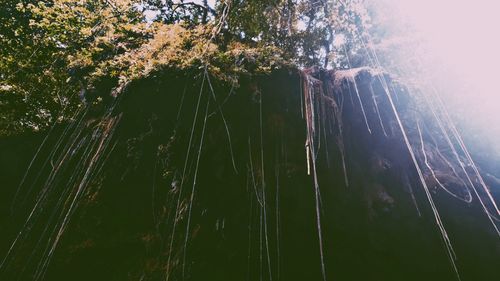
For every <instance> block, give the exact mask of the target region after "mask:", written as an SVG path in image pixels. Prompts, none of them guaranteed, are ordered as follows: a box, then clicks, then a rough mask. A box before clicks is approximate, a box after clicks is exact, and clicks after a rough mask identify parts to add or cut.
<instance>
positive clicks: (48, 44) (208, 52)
mask: <svg viewBox="0 0 500 281" xmlns="http://www.w3.org/2000/svg"><path fill="white" fill-rule="evenodd" d="M358 2H359V1H348V2H346V3H341V2H340V1H312V0H311V1H309V0H307V1H296V0H276V1H261V0H258V1H236V0H234V1H233V0H227V1H215V6H214V7H211V6H209V5H208V4H207V1H204V2H203V3H204V4H195V3H193V2H192V1H171V0H167V1H155V0H151V1H136V0H85V1H77V0H47V1H45V0H44V1H35V0H4V2H2V9H1V10H0V111H1V112H2V115H1V119H0V135H12V134H17V133H20V132H24V131H33V130H34V131H38V130H42V129H46V128H48V127H49V126H50V125H51V124H52V123H54V122H62V121H64V120H68V119H69V118H70V116H72V115H73V113H74V112H75V111H76V109H77V108H78V107H81V106H82V99H83V97H84V96H92V95H93V94H94V93H95V91H96V89H99V91H102V90H103V89H104V88H107V89H109V90H111V89H113V88H119V87H121V86H123V85H124V84H126V83H128V82H129V81H131V80H134V79H138V78H140V77H146V76H148V75H149V73H150V72H151V71H152V70H154V69H161V68H164V67H170V68H175V69H179V70H180V69H198V68H200V67H205V66H208V71H209V72H210V73H212V74H214V75H216V76H219V77H220V78H223V79H226V80H227V79H230V80H231V79H232V80H233V82H237V81H234V80H235V79H236V78H237V76H238V75H239V74H241V73H248V74H253V73H259V72H269V71H271V70H272V69H275V68H280V67H282V66H283V65H296V66H298V65H301V66H313V65H322V66H331V65H334V64H335V63H338V60H337V62H336V61H335V59H333V58H334V57H335V55H334V53H335V50H334V45H333V40H334V38H335V36H336V34H337V33H340V32H345V34H351V33H352V30H354V29H355V28H359V27H360V26H361V23H362V22H361V18H362V17H361V15H362V14H363V10H362V9H361V8H360V6H359V5H358V6H356V4H357V3H358ZM152 14H155V15H156V16H155V17H151V16H150V17H149V18H146V16H145V15H152ZM346 15H347V16H346ZM349 31H350V32H349ZM79 96H80V98H79ZM87 102H97V101H96V100H94V99H91V100H90V101H87Z"/></svg>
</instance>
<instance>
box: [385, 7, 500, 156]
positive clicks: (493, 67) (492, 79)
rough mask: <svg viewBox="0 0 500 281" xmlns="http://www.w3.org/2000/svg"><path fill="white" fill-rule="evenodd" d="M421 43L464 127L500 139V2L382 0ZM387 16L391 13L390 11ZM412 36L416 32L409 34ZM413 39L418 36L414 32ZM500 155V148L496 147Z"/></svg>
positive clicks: (438, 82)
mask: <svg viewBox="0 0 500 281" xmlns="http://www.w3.org/2000/svg"><path fill="white" fill-rule="evenodd" d="M383 2H384V4H386V5H387V6H389V7H392V8H393V9H394V11H395V14H394V15H393V14H391V15H389V16H391V17H392V16H394V17H396V18H397V19H396V20H397V21H399V22H400V23H404V22H406V23H407V24H408V25H409V26H410V28H411V29H414V30H415V31H416V32H417V33H418V36H420V37H421V38H422V39H423V42H422V43H423V46H424V49H425V57H424V58H423V59H424V61H425V62H426V64H427V66H428V69H432V72H434V73H429V75H431V76H434V77H436V78H437V81H436V82H435V83H436V86H438V88H439V89H440V90H441V91H442V93H441V94H442V96H443V97H444V99H446V101H447V104H448V105H449V106H450V109H451V110H453V111H458V114H457V115H460V117H461V119H462V118H463V120H460V121H464V122H466V123H465V124H464V125H465V126H472V127H475V128H473V129H474V131H476V132H477V131H482V132H483V133H485V134H487V136H485V137H487V138H490V142H491V143H492V144H495V139H497V138H498V137H500V126H498V125H497V124H499V123H500V110H499V109H498V105H499V104H500V95H499V93H498V86H499V85H498V77H497V74H498V67H499V66H500V53H499V50H500V33H499V32H498V27H499V26H500V17H499V16H498V11H499V8H500V3H499V2H498V1H495V0H477V1H456V0H438V1H435V0H418V1H417V0H383ZM387 14H389V13H387ZM410 34H412V33H410ZM412 36H414V35H413V34H412ZM495 145H496V146H497V147H496V150H497V152H500V145H497V144H495Z"/></svg>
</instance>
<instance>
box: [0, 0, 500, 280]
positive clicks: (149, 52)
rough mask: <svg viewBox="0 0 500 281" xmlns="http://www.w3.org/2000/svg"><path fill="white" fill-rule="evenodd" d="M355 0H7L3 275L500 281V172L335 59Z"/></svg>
mask: <svg viewBox="0 0 500 281" xmlns="http://www.w3.org/2000/svg"><path fill="white" fill-rule="evenodd" d="M356 3H357V1H350V2H348V4H349V7H350V8H346V6H345V4H343V2H341V1H218V2H217V4H216V5H215V6H214V7H211V6H209V5H208V4H207V2H206V1H202V2H201V4H196V3H193V2H188V1H184V2H182V3H179V2H177V1H176V3H174V2H173V1H143V2H141V5H139V6H138V5H134V4H137V2H134V1H109V0H108V1H100V0H95V1H90V0H89V1H67V0H59V1H46V2H44V1H42V2H29V1H26V2H23V3H21V4H20V3H18V2H15V1H11V2H7V3H6V5H5V7H6V8H5V9H4V10H2V13H3V14H2V16H3V17H2V19H1V20H2V30H3V31H4V32H3V33H2V37H0V40H2V41H1V42H2V46H5V48H2V50H1V51H2V52H4V53H2V55H3V56H2V57H1V58H0V59H1V60H0V62H1V65H0V67H1V70H2V74H1V75H2V81H1V82H0V83H1V84H0V87H1V91H2V92H1V93H0V94H1V95H2V96H1V98H2V99H1V101H0V102H1V104H0V106H1V110H2V111H1V112H2V118H3V119H2V122H3V123H2V135H3V136H4V138H2V139H0V152H1V153H0V177H1V179H2V184H3V185H4V186H5V188H2V189H1V191H0V192H1V193H0V226H1V229H2V232H1V233H0V238H1V239H0V280H56V281H57V280H103V281H104V280H106V281H109V280H117V281H121V280H172V281H173V280H214V281H215V280H286V281H294V280H297V281H299V280H313V281H320V280H353V281H354V280H381V281H382V280H415V281H417V280H418V281H420V280H439V281H447V280H458V276H460V277H461V278H462V280H464V281H467V280H496V278H495V277H496V276H499V274H500V273H499V270H500V267H498V266H496V264H497V263H498V257H499V254H500V248H499V247H498V245H499V244H498V229H496V228H498V213H497V211H498V210H497V209H496V206H495V205H494V202H495V201H494V200H493V199H491V197H490V196H493V197H494V198H498V196H499V194H498V188H496V187H498V186H500V184H499V183H500V181H499V180H498V179H497V178H498V177H500V175H499V174H498V172H496V171H495V169H494V168H491V170H485V169H484V168H477V166H476V165H475V164H474V162H473V161H472V159H471V158H470V155H469V153H468V151H467V150H466V149H465V147H464V146H463V145H462V142H461V138H460V136H459V135H458V133H457V132H456V130H455V128H454V126H453V123H452V122H451V120H449V118H448V116H447V114H446V112H445V111H444V110H443V107H442V105H441V104H440V103H439V100H438V98H437V97H434V96H424V95H422V96H412V95H410V93H409V91H408V89H407V88H405V87H404V85H402V84H401V83H398V82H397V81H391V79H390V77H389V76H388V75H387V74H386V73H384V72H381V71H380V70H374V69H372V68H366V67H365V68H355V69H349V70H342V68H344V67H345V66H350V65H349V64H351V63H352V64H356V65H359V64H361V62H362V61H364V59H366V60H367V61H372V62H373V61H375V59H376V58H375V57H373V50H368V49H366V46H365V47H364V49H363V48H361V47H360V46H359V45H357V43H359V42H358V41H356V40H357V39H356V38H355V37H356V36H358V35H359V34H360V33H362V32H363V30H362V28H361V26H365V24H366V22H364V23H362V22H361V18H363V15H364V12H363V9H361V8H360V7H359V6H357V5H356ZM145 11H148V12H146V14H148V15H151V14H155V15H156V16H155V17H151V16H148V19H146V18H145V16H144V14H143V12H145ZM301 25H302V27H301ZM340 33H342V34H344V37H345V40H347V44H345V45H342V47H345V48H347V49H348V50H343V51H339V50H336V49H335V48H336V46H335V44H333V40H334V39H335V38H336V34H340ZM358 39H359V38H358ZM358 49H360V50H361V49H362V50H363V52H361V53H358V52H357V50H358ZM347 54H351V55H352V56H351V59H350V60H347V57H346V56H347ZM363 56H367V57H363ZM300 66H313V67H312V68H308V69H307V70H298V67H300ZM318 66H319V67H318ZM321 66H322V67H325V66H327V67H334V68H336V69H335V70H330V71H326V70H322V68H320V67H321ZM422 108H426V109H428V110H421V109H422ZM4 113H5V114H4ZM33 130H35V131H39V132H35V133H33V132H32V131H33ZM5 135H10V136H9V137H5ZM40 144H41V145H40ZM33 155H34V158H33ZM491 167H494V166H491ZM455 255H456V256H455Z"/></svg>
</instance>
